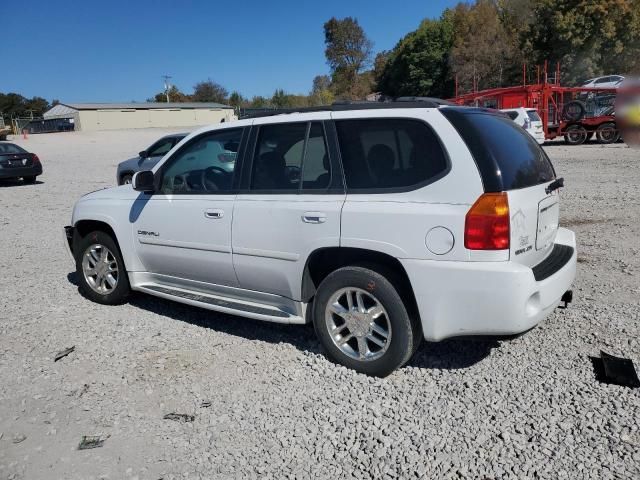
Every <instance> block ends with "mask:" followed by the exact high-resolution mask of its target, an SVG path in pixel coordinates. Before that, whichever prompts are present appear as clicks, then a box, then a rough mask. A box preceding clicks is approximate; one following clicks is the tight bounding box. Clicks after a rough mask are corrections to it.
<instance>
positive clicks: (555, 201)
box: [536, 195, 560, 250]
mask: <svg viewBox="0 0 640 480" xmlns="http://www.w3.org/2000/svg"><path fill="white" fill-rule="evenodd" d="M559 216H560V201H559V198H558V196H557V195H551V196H550V197H547V198H545V199H544V200H542V201H541V202H540V203H539V204H538V229H537V231H536V250H542V249H545V248H547V247H549V246H550V245H551V244H552V243H553V242H554V240H555V238H556V233H557V232H558V219H559Z"/></svg>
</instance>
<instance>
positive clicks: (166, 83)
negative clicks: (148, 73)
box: [162, 75, 172, 103]
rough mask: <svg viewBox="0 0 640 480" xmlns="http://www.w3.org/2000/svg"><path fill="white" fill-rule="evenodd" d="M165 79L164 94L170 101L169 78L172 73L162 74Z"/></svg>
mask: <svg viewBox="0 0 640 480" xmlns="http://www.w3.org/2000/svg"><path fill="white" fill-rule="evenodd" d="M162 78H163V79H164V94H165V95H166V97H167V103H169V79H170V78H172V77H171V75H162Z"/></svg>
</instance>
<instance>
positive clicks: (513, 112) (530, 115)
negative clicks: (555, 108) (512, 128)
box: [500, 107, 545, 144]
mask: <svg viewBox="0 0 640 480" xmlns="http://www.w3.org/2000/svg"><path fill="white" fill-rule="evenodd" d="M500 111H501V112H504V113H506V114H507V116H508V117H509V118H510V119H511V120H513V121H514V122H516V123H517V124H518V125H520V126H521V127H522V128H524V129H525V130H526V131H527V132H528V133H529V134H530V135H531V136H532V137H533V138H535V139H536V142H538V143H540V144H543V143H544V140H545V139H544V129H543V128H542V119H541V118H540V115H538V111H537V110H536V109H535V108H524V107H518V108H505V109H502V110H500Z"/></svg>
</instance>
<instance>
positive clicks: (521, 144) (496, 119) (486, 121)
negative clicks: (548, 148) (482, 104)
mask: <svg viewBox="0 0 640 480" xmlns="http://www.w3.org/2000/svg"><path fill="white" fill-rule="evenodd" d="M441 112H442V114H443V115H444V116H445V117H446V118H447V119H448V120H449V121H450V122H451V124H452V125H453V126H454V127H455V129H456V130H457V131H458V133H460V136H461V137H462V138H463V140H464V141H465V143H466V144H467V146H468V147H469V150H470V151H471V154H472V155H473V157H474V160H475V161H476V164H477V166H478V170H479V171H480V176H481V177H482V183H483V185H484V189H485V191H486V192H501V191H506V190H516V189H520V188H527V187H532V186H534V185H539V184H542V183H546V182H550V181H552V180H553V179H554V178H555V171H554V169H553V165H552V164H551V161H550V160H549V157H547V154H546V153H545V152H544V150H543V149H542V148H540V146H539V145H538V143H537V142H536V141H535V140H534V139H533V137H532V136H531V135H529V134H528V133H527V132H526V131H525V130H523V129H522V128H520V127H518V126H517V125H516V124H515V123H513V122H512V121H511V120H509V119H508V118H505V117H503V116H502V115H496V114H494V113H491V112H490V111H486V110H482V109H468V110H465V109H460V108H443V109H441Z"/></svg>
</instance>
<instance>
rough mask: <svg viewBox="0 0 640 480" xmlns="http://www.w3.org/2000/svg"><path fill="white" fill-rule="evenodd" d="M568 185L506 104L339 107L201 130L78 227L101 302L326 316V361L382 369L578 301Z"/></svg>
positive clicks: (79, 253)
mask: <svg viewBox="0 0 640 480" xmlns="http://www.w3.org/2000/svg"><path fill="white" fill-rule="evenodd" d="M221 156H222V157H224V159H225V160H229V159H231V158H232V157H233V161H232V162H230V163H232V164H233V165H234V169H233V170H232V171H228V170H225V169H220V168H218V166H217V165H218V164H219V160H220V158H221ZM560 186H562V179H558V178H556V174H555V172H554V169H553V166H552V165H551V162H550V161H549V158H548V157H547V155H546V154H545V152H544V151H543V150H542V149H541V148H540V147H539V146H538V144H537V143H536V142H535V141H533V139H532V138H531V137H530V136H529V135H528V134H526V133H525V132H524V131H523V130H522V129H521V128H519V127H517V126H516V125H515V124H514V123H513V122H511V121H510V120H509V119H508V118H506V117H504V116H502V115H500V114H498V113H496V112H494V111H491V110H485V109H478V108H466V107H452V106H442V105H440V104H439V103H438V102H413V103H411V102H407V103H404V102H398V103H372V104H346V105H334V106H330V107H324V108H315V109H311V110H310V111H307V112H298V113H289V114H278V115H272V116H263V117H259V118H252V119H245V120H240V121H236V122H230V123H224V124H220V125H215V126H211V127H206V128H203V129H201V130H198V131H196V132H194V133H192V134H190V135H189V136H187V137H186V138H185V139H184V140H182V141H181V142H180V143H179V144H177V145H176V146H175V147H174V148H173V149H172V150H171V151H170V152H169V153H168V154H167V155H166V156H165V157H164V158H163V159H162V160H161V161H160V162H159V163H158V164H157V165H156V166H155V167H154V169H153V171H142V172H138V173H136V174H135V175H134V177H133V184H132V185H123V186H120V187H115V188H109V189H105V190H99V191H97V192H93V193H89V194H87V195H85V196H84V197H82V198H81V199H80V200H78V202H77V203H76V205H75V207H74V210H73V217H72V223H71V225H70V226H68V227H65V230H66V238H67V245H68V247H69V249H70V252H71V253H72V255H73V257H74V260H75V264H76V269H77V275H78V280H79V283H80V288H81V289H82V291H83V292H84V293H85V294H86V296H87V297H88V298H90V299H92V300H94V301H96V302H99V303H103V304H117V303H121V302H124V301H125V300H126V298H127V295H128V294H129V292H130V290H138V291H141V292H146V293H148V294H151V295H156V296H158V297H163V298H166V299H171V300H175V301H177V302H183V303H187V304H191V305H195V306H198V307H203V308H206V309H210V310H215V311H219V312H226V313H232V314H237V315H240V316H244V317H249V318H254V319H260V320H267V321H273V322H281V323H292V324H301V323H305V322H313V324H314V326H315V331H316V333H317V336H318V338H319V340H320V342H321V343H322V345H323V346H324V348H325V350H326V352H327V354H328V356H329V357H330V358H331V359H333V360H334V361H336V362H338V363H341V364H343V365H345V366H347V367H350V368H353V369H356V370H357V371H359V372H363V373H366V374H370V375H379V376H384V375H388V374H389V373H391V372H392V371H393V370H394V369H396V368H398V367H399V366H401V365H403V364H404V363H406V362H407V361H408V360H409V358H410V357H411V356H412V354H413V353H414V352H415V350H416V349H417V347H418V345H419V344H420V342H421V340H422V339H423V338H425V339H427V340H430V341H438V340H442V339H445V338H449V337H454V336H459V335H488V334H496V335H501V334H515V333H519V332H523V331H526V330H528V329H530V328H532V327H533V326H535V325H536V324H537V323H538V322H540V321H541V320H542V319H544V318H545V317H546V316H547V315H549V314H550V313H551V312H552V311H553V310H554V309H555V308H556V306H557V305H558V303H559V302H560V301H561V300H564V301H570V300H571V295H570V290H569V289H570V288H571V284H572V282H573V279H574V276H575V272H576V240H575V236H574V233H573V232H571V231H570V230H567V229H564V228H559V226H558V215H559V208H560V196H559V187H560Z"/></svg>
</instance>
